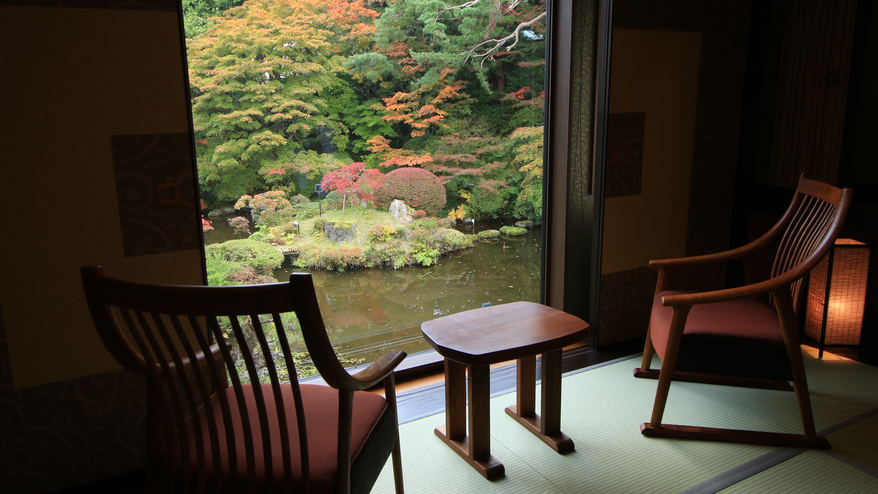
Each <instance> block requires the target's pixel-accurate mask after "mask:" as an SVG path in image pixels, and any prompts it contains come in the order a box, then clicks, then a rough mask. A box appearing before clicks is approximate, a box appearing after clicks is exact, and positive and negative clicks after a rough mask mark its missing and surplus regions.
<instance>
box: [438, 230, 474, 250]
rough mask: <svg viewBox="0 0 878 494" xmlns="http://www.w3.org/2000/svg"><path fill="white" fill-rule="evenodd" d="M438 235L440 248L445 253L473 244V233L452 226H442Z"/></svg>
mask: <svg viewBox="0 0 878 494" xmlns="http://www.w3.org/2000/svg"><path fill="white" fill-rule="evenodd" d="M436 236H437V237H438V238H437V240H438V244H439V247H440V250H441V251H442V252H443V253H444V252H452V251H456V250H463V249H468V248H470V247H472V246H473V240H472V235H467V234H465V233H462V232H459V231H457V230H452V229H450V228H440V229H439V230H438V231H437V232H436Z"/></svg>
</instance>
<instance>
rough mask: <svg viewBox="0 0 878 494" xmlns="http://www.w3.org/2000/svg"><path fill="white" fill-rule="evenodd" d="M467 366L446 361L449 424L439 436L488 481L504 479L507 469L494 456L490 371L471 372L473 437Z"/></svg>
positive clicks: (474, 368) (479, 367)
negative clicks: (467, 422)
mask: <svg viewBox="0 0 878 494" xmlns="http://www.w3.org/2000/svg"><path fill="white" fill-rule="evenodd" d="M466 369H467V367H465V366H464V365H463V364H460V363H458V362H454V361H452V360H448V359H445V425H444V426H440V427H437V428H436V430H435V433H436V435H437V436H439V438H440V439H442V440H443V441H445V443H446V444H448V446H449V447H451V449H453V450H454V451H455V452H457V454H458V455H460V456H461V458H463V459H464V460H466V461H467V463H469V464H470V465H472V467H473V468H475V469H476V471H477V472H479V473H480V474H482V476H483V477H485V478H486V479H488V480H493V479H496V478H500V477H503V476H504V475H505V474H506V469H505V468H504V467H503V464H502V463H500V462H499V461H497V459H496V458H494V457H493V456H491V415H490V410H489V409H488V405H489V403H490V397H491V393H490V384H491V383H490V368H489V367H488V366H487V365H477V366H470V367H468V369H469V435H467V434H466V407H465V404H466V398H467V393H466V388H467V386H466V378H465V371H466Z"/></svg>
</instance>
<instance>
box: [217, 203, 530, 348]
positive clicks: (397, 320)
mask: <svg viewBox="0 0 878 494" xmlns="http://www.w3.org/2000/svg"><path fill="white" fill-rule="evenodd" d="M226 219H227V218H224V217H221V218H215V221H214V222H213V226H214V228H215V229H214V230H212V231H207V232H205V233H204V237H205V242H206V243H207V244H212V243H218V242H224V241H226V240H232V239H235V238H241V237H240V235H239V236H235V235H234V232H233V231H232V229H231V228H230V227H228V225H227V221H226ZM504 224H505V223H504ZM500 226H502V224H498V223H484V224H479V223H476V225H472V224H464V225H460V226H459V227H458V230H460V231H461V232H463V233H468V234H469V233H478V232H479V230H488V229H497V228H499V227H500ZM541 242H542V234H541V231H540V227H539V226H537V227H534V228H531V229H529V230H528V232H527V234H526V235H524V236H522V237H500V238H497V239H494V240H492V241H490V242H476V243H475V247H474V248H472V249H466V250H464V251H461V252H455V253H452V254H449V255H444V256H442V257H440V258H439V260H438V262H437V263H436V264H434V265H433V266H430V267H405V268H402V269H390V268H373V269H360V270H352V271H345V272H337V271H322V270H314V271H311V276H312V278H313V280H314V285H315V288H316V291H317V299H318V301H319V303H320V310H321V312H322V314H323V319H324V322H325V325H326V327H327V331H328V332H329V335H330V339H331V340H332V342H333V344H334V345H335V346H336V347H337V348H338V350H339V353H341V354H343V355H345V356H346V357H348V358H351V359H364V360H365V361H366V362H369V361H372V360H374V359H376V358H377V357H380V356H381V355H383V354H384V352H386V351H387V350H389V349H391V348H393V349H400V350H404V351H406V352H408V353H409V355H411V354H414V353H417V352H421V351H425V350H429V349H430V346H429V344H428V343H427V342H426V341H425V340H424V339H423V337H422V335H421V331H420V326H421V323H422V322H424V321H427V320H430V319H434V318H437V317H441V316H445V315H448V314H453V313H456V312H461V311H464V310H469V309H477V308H479V307H482V306H484V305H486V304H491V305H499V304H503V303H509V302H516V301H522V300H523V301H530V302H539V298H540V261H541V259H540V245H541ZM302 271H304V270H302V269H299V268H295V267H293V266H292V265H291V264H290V263H289V261H286V262H285V263H284V265H283V266H281V268H279V269H277V270H275V272H274V276H275V277H276V278H277V279H278V280H280V281H283V280H286V279H288V278H289V275H290V273H292V272H302Z"/></svg>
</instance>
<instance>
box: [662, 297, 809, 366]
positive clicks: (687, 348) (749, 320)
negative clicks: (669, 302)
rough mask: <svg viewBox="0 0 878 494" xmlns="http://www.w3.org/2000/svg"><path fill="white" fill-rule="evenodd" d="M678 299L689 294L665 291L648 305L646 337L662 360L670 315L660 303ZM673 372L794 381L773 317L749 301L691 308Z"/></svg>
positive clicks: (761, 306)
mask: <svg viewBox="0 0 878 494" xmlns="http://www.w3.org/2000/svg"><path fill="white" fill-rule="evenodd" d="M683 293H691V292H684V291H675V290H668V291H664V292H661V293H659V294H658V295H657V296H656V298H655V300H654V301H653V306H652V318H651V320H650V321H651V322H650V336H651V339H652V344H653V347H655V350H656V354H657V355H658V356H659V358H661V359H662V360H664V356H665V350H666V346H667V341H668V331H669V329H670V325H671V311H672V309H671V308H670V307H665V306H663V305H662V302H661V298H662V297H664V296H667V295H677V294H683ZM675 368H676V369H677V370H680V371H687V372H697V373H702V374H717V375H724V376H734V377H749V378H763V379H777V380H786V381H789V380H791V379H792V378H793V377H792V370H791V368H790V361H789V357H788V355H787V352H786V347H785V346H784V341H783V335H782V333H781V329H780V322H779V321H778V317H777V313H776V312H775V311H774V310H773V309H772V308H771V307H769V306H768V305H766V304H764V303H762V302H759V301H756V300H752V299H738V300H729V301H725V302H718V303H713V304H702V305H695V306H693V307H692V310H691V311H689V317H688V318H687V319H686V329H685V330H684V331H683V338H682V340H681V342H680V351H679V353H678V355H677V364H676V366H675Z"/></svg>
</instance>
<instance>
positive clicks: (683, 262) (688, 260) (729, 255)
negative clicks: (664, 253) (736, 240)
mask: <svg viewBox="0 0 878 494" xmlns="http://www.w3.org/2000/svg"><path fill="white" fill-rule="evenodd" d="M761 247H762V246H761V245H758V244H757V243H756V242H753V243H749V244H747V245H742V246H741V247H738V248H737V249H732V250H727V251H723V252H715V253H713V254H705V255H702V256H692V257H680V258H677V259H656V260H653V261H649V267H650V268H652V269H669V268H678V267H684V266H694V265H697V264H708V263H713V262H723V261H731V260H734V259H740V258H742V257H744V256H746V255H747V254H751V253H753V252H755V251H757V250H759V249H760V248H761Z"/></svg>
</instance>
